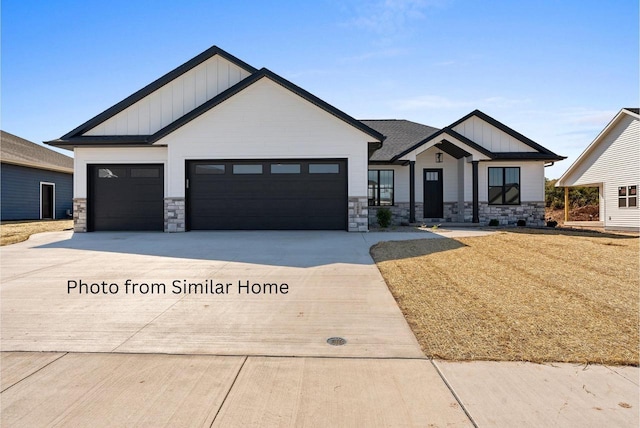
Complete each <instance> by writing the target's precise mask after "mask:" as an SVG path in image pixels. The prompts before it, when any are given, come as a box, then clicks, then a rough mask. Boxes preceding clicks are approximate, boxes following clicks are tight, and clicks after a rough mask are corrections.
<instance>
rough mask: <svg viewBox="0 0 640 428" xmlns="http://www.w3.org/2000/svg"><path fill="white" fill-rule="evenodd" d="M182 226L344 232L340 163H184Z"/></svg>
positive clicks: (342, 163)
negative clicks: (184, 199) (184, 188)
mask: <svg viewBox="0 0 640 428" xmlns="http://www.w3.org/2000/svg"><path fill="white" fill-rule="evenodd" d="M187 180H188V181H187V186H188V188H187V228H189V229H192V230H224V229H232V230H237V229H252V230H257V229H262V230H295V229H300V230H305V229H306V230H310V229H316V230H346V229H347V161H346V160H345V159H333V160H327V159H304V160H291V159H286V160H285V159H283V160H276V159H270V160H251V161H246V160H243V161H218V160H211V161H201V160H198V161H189V162H188V164H187Z"/></svg>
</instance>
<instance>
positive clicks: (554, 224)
mask: <svg viewBox="0 0 640 428" xmlns="http://www.w3.org/2000/svg"><path fill="white" fill-rule="evenodd" d="M557 225H558V222H557V221H555V220H547V227H556V226H557Z"/></svg>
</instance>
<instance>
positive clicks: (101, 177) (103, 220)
mask: <svg viewBox="0 0 640 428" xmlns="http://www.w3.org/2000/svg"><path fill="white" fill-rule="evenodd" d="M163 171H164V167H163V165H156V164H154V165H90V166H89V171H88V172H89V183H88V184H89V186H88V188H89V197H88V204H89V206H88V212H87V214H88V215H89V226H90V230H162V229H163V227H164V177H163Z"/></svg>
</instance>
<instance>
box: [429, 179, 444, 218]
mask: <svg viewBox="0 0 640 428" xmlns="http://www.w3.org/2000/svg"><path fill="white" fill-rule="evenodd" d="M442 189H443V188H442V168H433V169H425V170H424V218H443V216H444V214H443V208H442V206H443V204H442V201H443V190H442Z"/></svg>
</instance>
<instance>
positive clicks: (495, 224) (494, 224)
mask: <svg viewBox="0 0 640 428" xmlns="http://www.w3.org/2000/svg"><path fill="white" fill-rule="evenodd" d="M489 226H500V222H499V221H498V219H497V218H492V219H491V220H489Z"/></svg>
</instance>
